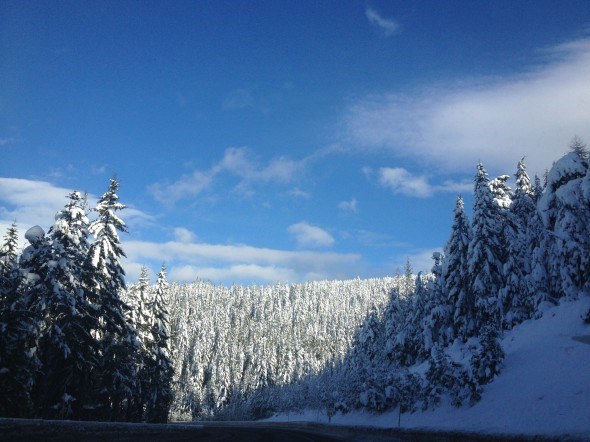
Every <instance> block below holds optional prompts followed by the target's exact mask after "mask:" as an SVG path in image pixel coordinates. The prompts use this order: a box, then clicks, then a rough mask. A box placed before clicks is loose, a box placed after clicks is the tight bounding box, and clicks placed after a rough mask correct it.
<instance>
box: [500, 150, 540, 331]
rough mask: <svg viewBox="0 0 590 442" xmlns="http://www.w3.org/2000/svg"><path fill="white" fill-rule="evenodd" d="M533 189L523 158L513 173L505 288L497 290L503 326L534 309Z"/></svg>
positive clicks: (520, 320) (534, 237) (522, 318)
mask: <svg viewBox="0 0 590 442" xmlns="http://www.w3.org/2000/svg"><path fill="white" fill-rule="evenodd" d="M533 198H534V189H533V186H532V184H531V180H530V178H529V176H528V174H527V172H526V166H525V164H524V158H523V159H521V160H520V161H519V163H518V167H517V171H516V191H515V193H514V198H513V201H512V204H511V206H510V211H509V212H508V215H507V221H506V224H507V225H508V226H509V229H507V231H508V232H509V234H508V237H507V238H506V239H507V241H506V243H507V250H508V254H507V257H506V262H505V264H504V268H503V272H504V281H505V283H504V286H503V287H502V288H501V290H500V297H501V299H502V304H503V310H504V317H505V318H504V321H505V326H506V327H512V326H513V325H515V324H518V323H520V322H522V321H524V320H525V319H529V318H530V317H531V316H532V314H533V311H534V308H535V301H534V295H535V293H534V292H533V291H532V290H531V287H530V285H529V284H528V275H530V273H531V263H532V256H533V254H534V248H535V246H536V244H537V241H536V232H537V229H536V227H537V226H536V225H534V224H535V223H539V222H540V220H539V218H538V216H537V209H536V206H535V202H534V199H533Z"/></svg>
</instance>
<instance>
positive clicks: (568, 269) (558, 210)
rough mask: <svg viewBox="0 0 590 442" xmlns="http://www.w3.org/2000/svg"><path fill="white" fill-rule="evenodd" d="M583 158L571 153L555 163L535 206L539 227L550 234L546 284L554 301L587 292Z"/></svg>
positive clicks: (588, 235) (589, 260)
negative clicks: (556, 298) (540, 221)
mask: <svg viewBox="0 0 590 442" xmlns="http://www.w3.org/2000/svg"><path fill="white" fill-rule="evenodd" d="M577 149H578V150H580V149H581V148H580V147H577ZM585 157H586V155H585V154H584V153H583V152H582V153H580V152H579V151H577V150H575V149H574V151H572V152H570V153H568V154H566V155H565V156H564V157H562V158H561V159H560V160H558V161H557V162H556V163H555V164H554V165H553V167H552V168H551V170H550V172H549V174H548V176H547V186H546V189H545V192H544V194H543V196H542V198H541V199H540V200H539V204H538V210H539V213H540V214H541V216H542V219H543V224H544V225H545V228H546V229H547V230H549V232H550V238H549V239H550V241H548V242H549V247H551V249H550V250H551V252H549V256H550V261H549V265H548V268H549V272H550V280H551V281H552V282H553V283H554V284H556V285H554V286H553V287H552V292H553V294H554V296H557V297H559V296H564V295H565V296H570V297H576V296H577V295H578V293H579V292H581V291H584V290H589V289H590V276H589V275H590V221H589V220H590V207H589V205H588V200H587V199H586V198H585V196H584V188H583V183H584V182H585V181H584V179H585V177H586V175H587V173H588V162H587V161H586V159H585ZM546 253H547V252H546Z"/></svg>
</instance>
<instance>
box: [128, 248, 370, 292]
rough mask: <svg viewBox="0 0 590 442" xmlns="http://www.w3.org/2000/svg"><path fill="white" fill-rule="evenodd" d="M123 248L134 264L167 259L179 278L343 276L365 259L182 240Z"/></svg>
mask: <svg viewBox="0 0 590 442" xmlns="http://www.w3.org/2000/svg"><path fill="white" fill-rule="evenodd" d="M123 248H124V250H125V252H126V253H127V257H128V260H129V262H132V263H145V262H153V263H155V264H156V265H158V264H159V263H161V262H162V261H165V262H166V264H167V266H168V270H169V275H170V279H174V280H186V281H192V280H195V279H196V278H203V279H211V280H213V281H215V282H218V281H220V280H223V281H225V282H228V281H229V282H231V281H233V280H237V279H239V280H240V281H243V282H251V281H254V280H256V281H267V282H276V281H278V280H282V281H290V282H296V281H307V280H310V279H334V278H341V277H345V276H346V275H350V274H351V273H355V272H357V273H360V271H361V270H362V269H361V267H362V262H361V258H360V256H359V255H357V254H342V253H333V252H313V251H288V250H277V249H268V248H258V247H252V246H248V245H227V244H206V243H188V244H187V243H182V242H178V241H170V242H166V243H157V242H146V241H126V242H124V243H123ZM240 275H241V276H240Z"/></svg>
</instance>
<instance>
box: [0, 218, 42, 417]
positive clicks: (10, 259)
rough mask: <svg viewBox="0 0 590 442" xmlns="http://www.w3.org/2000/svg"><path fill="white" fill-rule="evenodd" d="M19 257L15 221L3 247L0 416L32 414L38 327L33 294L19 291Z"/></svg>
mask: <svg viewBox="0 0 590 442" xmlns="http://www.w3.org/2000/svg"><path fill="white" fill-rule="evenodd" d="M17 260H18V231H17V228H16V225H15V224H12V226H11V227H9V228H8V230H7V232H6V236H5V237H4V244H3V246H2V248H1V249H0V391H1V392H2V394H0V416H5V417H32V416H33V415H34V406H33V399H32V388H33V385H34V380H35V377H36V374H37V371H38V369H39V360H38V358H37V354H36V350H37V338H38V333H39V327H38V318H37V317H36V315H35V314H34V312H33V311H31V309H30V306H31V297H30V296H29V294H28V293H24V292H21V290H20V288H21V287H20V286H21V284H22V277H23V276H22V275H21V273H20V271H19V267H18V262H17ZM27 276H28V275H27Z"/></svg>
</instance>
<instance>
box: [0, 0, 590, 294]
mask: <svg viewBox="0 0 590 442" xmlns="http://www.w3.org/2000/svg"><path fill="white" fill-rule="evenodd" d="M588 78H590V2H588V1H574V0H570V1H541V0H539V1H518V2H514V1H494V2H484V1H445V2H439V1H423V2H407V1H370V2H364V1H219V0H216V1H186V2H185V1H173V2H152V1H141V2H139V1H102V2H86V1H71V2H70V1H30V2H22V1H10V0H8V1H2V2H1V3H0V152H1V158H2V161H1V162H0V227H1V228H2V229H3V231H4V230H5V228H6V226H8V225H9V224H10V223H11V222H12V221H13V220H16V222H17V224H18V225H19V227H20V229H21V233H23V234H24V231H25V230H26V229H27V228H28V227H30V226H32V225H35V224H39V225H41V226H42V227H44V228H48V227H49V226H50V224H51V222H52V220H53V215H54V214H55V212H56V211H57V210H59V209H60V208H61V207H63V205H64V204H65V202H66V199H65V195H66V194H67V193H68V192H69V191H70V190H71V189H77V190H82V191H87V192H88V193H89V194H90V196H91V198H96V197H97V196H100V195H101V194H102V193H103V192H104V191H105V190H106V188H107V185H108V180H109V178H110V177H111V176H112V175H113V174H116V175H117V177H118V178H119V180H120V181H121V189H120V193H119V194H120V198H121V201H122V202H123V203H125V204H127V205H128V206H129V208H128V209H127V210H126V211H124V212H123V213H122V214H121V217H122V218H123V219H124V220H125V221H126V222H127V224H128V225H129V230H130V233H129V234H126V235H123V236H122V240H123V243H124V249H125V251H126V252H127V254H128V259H127V260H126V262H125V266H126V269H127V271H128V274H129V277H130V279H131V280H133V279H134V278H136V277H137V274H138V271H139V267H140V266H141V265H142V264H146V265H148V266H149V267H150V268H151V269H152V270H157V269H158V268H159V265H160V264H161V262H162V261H165V262H166V264H167V266H168V269H169V277H170V279H173V280H189V281H190V280H193V279H195V278H197V277H199V278H203V279H210V280H212V281H215V282H223V283H226V284H229V283H232V282H234V281H235V282H240V283H249V282H258V283H272V282H275V281H277V280H280V281H289V282H295V281H305V280H309V279H323V278H353V277H356V276H361V277H370V276H384V275H391V274H393V273H394V272H395V271H396V269H397V268H400V267H403V265H404V263H405V260H406V257H409V258H410V260H411V262H412V263H413V266H414V269H415V270H427V269H428V268H429V267H430V259H429V258H430V255H431V253H432V251H434V250H437V249H440V248H441V247H442V245H443V244H444V242H445V241H446V239H447V238H448V236H449V233H450V225H451V221H452V211H453V208H454V203H455V199H456V196H457V194H458V193H461V194H463V195H464V196H465V199H466V203H467V207H470V204H471V195H470V193H471V187H472V180H473V175H474V171H475V164H476V163H477V161H478V160H481V161H482V162H483V163H484V165H485V166H486V168H487V170H488V172H489V173H490V175H492V176H494V175H499V174H504V173H506V174H512V173H514V172H515V170H516V164H517V161H518V160H519V159H520V158H521V157H522V156H525V155H526V156H527V165H528V169H529V172H530V173H531V175H532V174H534V173H535V172H539V173H543V171H544V169H545V168H547V167H550V166H551V162H552V161H554V160H556V159H557V158H559V157H560V156H561V155H562V154H563V153H564V152H565V151H566V150H567V144H568V143H569V141H570V140H571V138H572V137H573V136H574V135H578V136H580V137H581V138H582V139H584V140H586V141H588V140H590V82H589V81H588Z"/></svg>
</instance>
